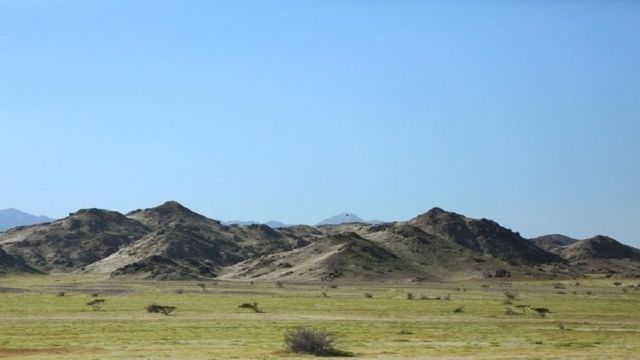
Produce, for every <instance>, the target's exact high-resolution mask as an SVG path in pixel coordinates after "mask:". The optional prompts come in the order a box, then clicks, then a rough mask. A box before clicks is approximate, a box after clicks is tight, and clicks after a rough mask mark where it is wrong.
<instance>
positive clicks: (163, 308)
mask: <svg viewBox="0 0 640 360" xmlns="http://www.w3.org/2000/svg"><path fill="white" fill-rule="evenodd" d="M176 309H177V308H176V307H175V306H167V305H157V304H151V305H149V306H147V312H150V313H160V314H164V315H167V316H168V315H169V314H171V313H172V312H174V311H175V310H176Z"/></svg>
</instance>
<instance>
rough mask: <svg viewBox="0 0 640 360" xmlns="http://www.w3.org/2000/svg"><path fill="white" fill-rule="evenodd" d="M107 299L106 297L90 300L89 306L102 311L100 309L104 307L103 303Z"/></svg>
mask: <svg viewBox="0 0 640 360" xmlns="http://www.w3.org/2000/svg"><path fill="white" fill-rule="evenodd" d="M105 301H106V300H105V299H95V300H92V301H89V302H88V303H87V306H91V307H93V311H100V309H102V304H104V302H105Z"/></svg>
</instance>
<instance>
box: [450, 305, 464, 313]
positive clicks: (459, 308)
mask: <svg viewBox="0 0 640 360" xmlns="http://www.w3.org/2000/svg"><path fill="white" fill-rule="evenodd" d="M453 312H454V313H456V314H461V313H463V312H464V306H460V307H457V308H455V309H453Z"/></svg>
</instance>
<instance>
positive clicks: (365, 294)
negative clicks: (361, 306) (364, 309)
mask: <svg viewBox="0 0 640 360" xmlns="http://www.w3.org/2000/svg"><path fill="white" fill-rule="evenodd" d="M364 297H365V298H367V299H372V298H373V294H371V293H368V292H366V293H364Z"/></svg>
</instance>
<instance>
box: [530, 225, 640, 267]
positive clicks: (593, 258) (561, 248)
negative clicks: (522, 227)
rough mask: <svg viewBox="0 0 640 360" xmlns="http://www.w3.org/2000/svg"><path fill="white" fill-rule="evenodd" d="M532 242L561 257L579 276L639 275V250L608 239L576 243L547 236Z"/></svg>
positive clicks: (558, 236) (556, 236)
mask: <svg viewBox="0 0 640 360" xmlns="http://www.w3.org/2000/svg"><path fill="white" fill-rule="evenodd" d="M532 241H533V242H534V243H535V244H536V245H538V246H539V247H541V248H543V249H546V250H548V251H550V252H553V253H555V254H558V255H559V256H561V257H563V258H564V259H566V260H567V261H568V262H569V263H570V264H571V265H572V266H573V267H574V268H576V269H579V270H580V271H581V272H583V273H606V274H622V275H625V276H635V275H637V274H640V250H638V249H636V248H633V247H631V246H628V245H624V244H622V243H620V242H618V241H617V240H615V239H612V238H610V237H608V236H603V235H597V236H594V237H591V238H588V239H584V240H576V239H572V238H570V237H567V236H563V235H547V236H542V237H538V238H535V239H532Z"/></svg>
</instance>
